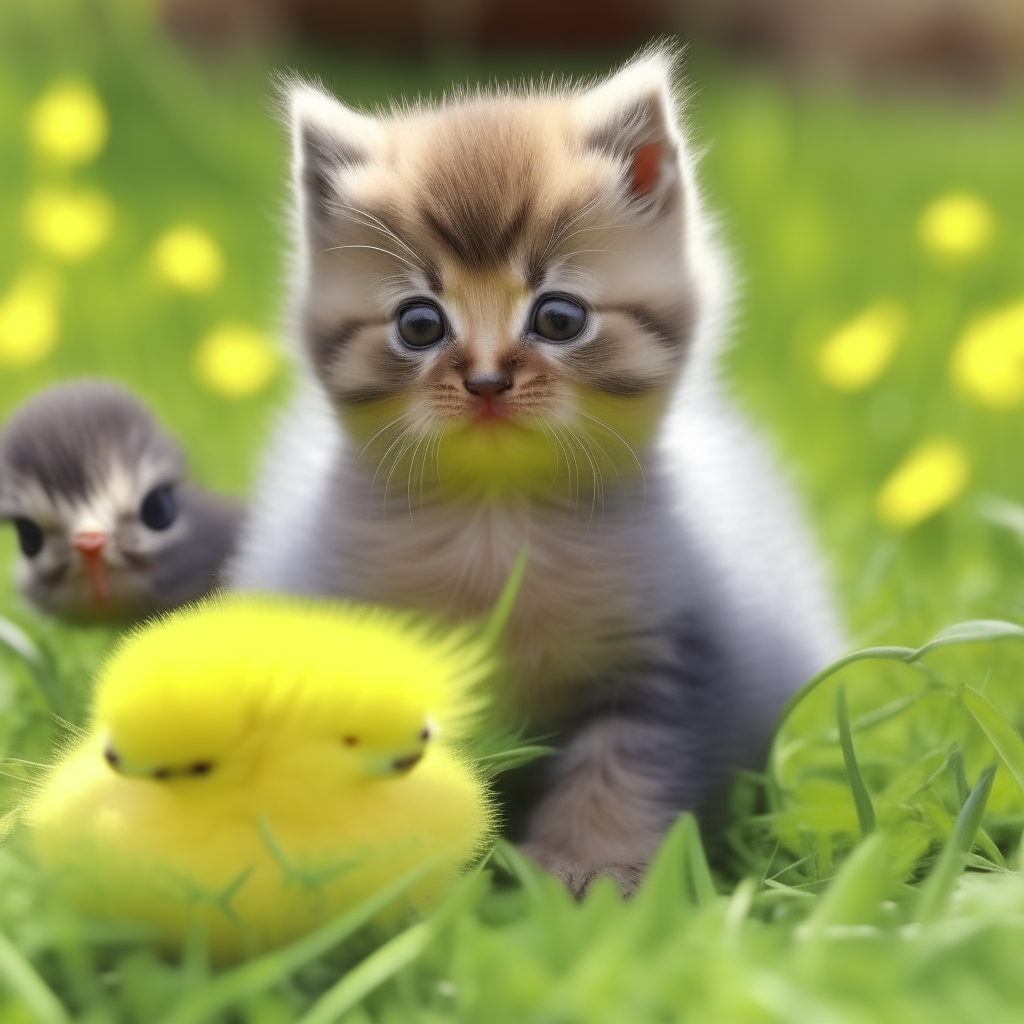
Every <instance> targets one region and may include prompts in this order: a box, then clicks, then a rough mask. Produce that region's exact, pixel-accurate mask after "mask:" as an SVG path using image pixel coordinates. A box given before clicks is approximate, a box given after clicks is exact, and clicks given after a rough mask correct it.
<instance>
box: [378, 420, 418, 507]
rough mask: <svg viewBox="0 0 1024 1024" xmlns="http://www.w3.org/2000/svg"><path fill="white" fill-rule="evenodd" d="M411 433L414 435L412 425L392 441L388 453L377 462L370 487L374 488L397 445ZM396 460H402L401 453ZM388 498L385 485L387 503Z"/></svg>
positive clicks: (404, 428) (406, 427)
mask: <svg viewBox="0 0 1024 1024" xmlns="http://www.w3.org/2000/svg"><path fill="white" fill-rule="evenodd" d="M410 433H412V425H411V424H409V425H406V426H405V427H403V429H402V430H401V432H400V433H399V434H398V436H397V437H396V438H395V439H394V441H392V442H391V444H390V445H388V448H387V451H385V452H384V454H383V455H382V456H381V457H380V459H379V460H378V462H377V469H376V470H375V471H374V474H373V479H372V480H371V481H370V486H371V487H373V486H374V485H375V484H376V483H377V477H378V475H379V474H380V471H381V469H383V467H384V463H385V461H386V459H387V457H388V456H389V455H390V454H391V452H392V451H393V450H394V447H395V445H397V444H399V443H400V442H401V441H402V439H403V438H404V437H406V436H407V435H408V434H410ZM396 458H401V452H399V454H398V456H397V457H396ZM394 464H395V463H394V461H393V462H392V472H394ZM388 479H389V480H390V479H391V477H390V475H389V476H388ZM387 496H388V489H387V484H385V485H384V499H385V502H386V501H387Z"/></svg>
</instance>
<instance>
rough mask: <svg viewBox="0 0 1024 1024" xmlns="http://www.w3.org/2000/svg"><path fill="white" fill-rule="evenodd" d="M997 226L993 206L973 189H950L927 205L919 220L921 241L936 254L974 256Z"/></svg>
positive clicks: (918, 231) (988, 239)
mask: <svg viewBox="0 0 1024 1024" xmlns="http://www.w3.org/2000/svg"><path fill="white" fill-rule="evenodd" d="M994 230H995V216H994V215H993V213H992V208H991V207H990V206H989V205H988V203H986V202H985V200H984V199H981V198H980V197H979V196H976V195H972V194H971V193H970V192H950V193H949V194H948V195H944V196H941V197H940V198H938V199H936V200H935V201H934V202H933V203H930V204H929V205H928V206H927V207H925V210H924V212H923V213H922V214H921V218H920V220H919V221H918V224H917V233H918V237H919V238H920V240H921V244H922V245H923V246H924V247H925V248H926V249H927V250H928V251H929V252H931V253H932V254H933V255H936V256H954V257H956V256H971V255H973V254H974V253H976V252H979V251H980V250H981V249H984V248H985V246H986V245H988V243H989V241H990V240H991V238H992V234H993V231H994Z"/></svg>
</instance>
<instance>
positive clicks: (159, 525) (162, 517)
mask: <svg viewBox="0 0 1024 1024" xmlns="http://www.w3.org/2000/svg"><path fill="white" fill-rule="evenodd" d="M177 515H178V507H177V505H176V503H175V501H174V495H173V494H172V493H171V489H170V487H154V488H153V490H151V491H150V492H149V494H147V495H146V496H145V498H143V499H142V505H141V506H140V507H139V518H140V519H141V520H142V521H143V522H144V523H145V524H146V525H147V526H148V527H149V528H150V529H151V530H166V529H167V527H168V526H170V525H171V523H173V522H174V520H175V518H176V517H177Z"/></svg>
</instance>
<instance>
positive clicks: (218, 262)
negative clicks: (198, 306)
mask: <svg viewBox="0 0 1024 1024" xmlns="http://www.w3.org/2000/svg"><path fill="white" fill-rule="evenodd" d="M153 263H154V265H155V267H156V270H157V273H158V274H159V275H160V276H161V277H162V278H163V279H164V280H165V281H167V282H169V283H170V284H173V285H174V286H175V287H176V288H180V289H181V290H182V291H186V292H208V291H209V290H210V289H211V288H214V287H215V286H216V285H217V284H218V283H219V282H220V279H221V278H222V277H223V276H224V257H223V255H222V254H221V251H220V246H218V245H217V243H216V242H215V241H214V240H213V239H212V238H211V237H210V236H209V235H208V234H207V233H206V232H205V231H203V230H202V229H201V228H196V227H192V226H191V225H188V224H179V225H178V226H177V227H173V228H171V229H170V230H169V231H167V232H166V233H165V234H163V235H162V236H161V237H160V239H159V241H158V242H157V243H156V246H155V248H154V249H153Z"/></svg>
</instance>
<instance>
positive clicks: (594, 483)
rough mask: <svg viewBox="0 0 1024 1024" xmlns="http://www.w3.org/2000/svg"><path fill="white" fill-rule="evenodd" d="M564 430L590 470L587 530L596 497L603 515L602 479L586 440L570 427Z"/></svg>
mask: <svg viewBox="0 0 1024 1024" xmlns="http://www.w3.org/2000/svg"><path fill="white" fill-rule="evenodd" d="M565 430H566V431H567V432H568V434H569V436H570V437H572V438H573V439H574V440H575V441H576V443H577V444H578V445H579V448H580V451H582V452H583V454H584V455H585V456H586V457H587V461H588V462H589V463H590V470H591V498H590V519H589V520H588V522H587V525H588V528H589V525H590V523H592V522H593V521H594V512H595V511H596V508H597V501H598V496H600V499H601V512H602V514H603V513H604V478H603V476H602V475H601V467H600V466H599V465H598V464H597V463H596V462H595V461H594V458H593V456H592V455H591V454H590V450H589V448H588V446H587V444H586V439H585V438H584V437H583V436H582V435H580V434H578V433H577V432H576V431H575V430H573V428H572V427H571V426H569V425H568V424H566V425H565Z"/></svg>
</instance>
